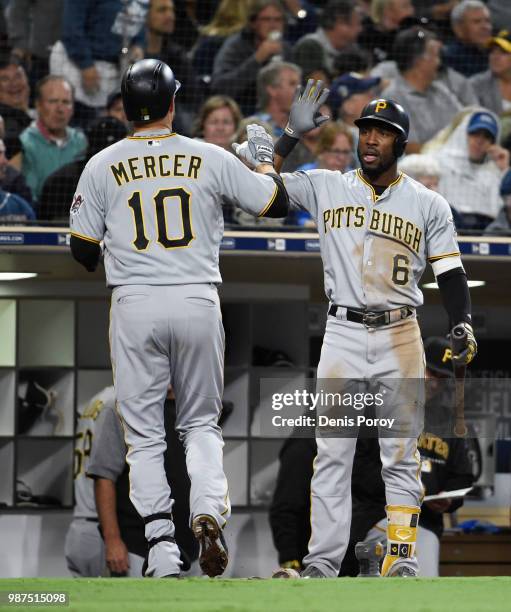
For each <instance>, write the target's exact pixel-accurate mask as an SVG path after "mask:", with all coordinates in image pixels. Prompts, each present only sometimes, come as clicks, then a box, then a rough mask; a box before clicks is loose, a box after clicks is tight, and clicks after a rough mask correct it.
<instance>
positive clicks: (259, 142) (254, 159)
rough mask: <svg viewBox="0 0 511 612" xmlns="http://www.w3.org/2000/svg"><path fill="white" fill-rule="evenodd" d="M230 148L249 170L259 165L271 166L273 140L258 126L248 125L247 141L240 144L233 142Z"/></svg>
mask: <svg viewBox="0 0 511 612" xmlns="http://www.w3.org/2000/svg"><path fill="white" fill-rule="evenodd" d="M232 148H233V149H234V152H235V153H236V155H237V156H238V157H239V158H240V159H241V161H243V162H245V163H246V164H247V166H248V167H249V168H255V167H256V166H259V165H260V164H271V165H273V138H272V137H271V136H270V135H269V134H268V133H267V132H266V130H265V129H264V128H263V127H262V126H260V125H257V124H254V123H251V124H250V125H248V126H247V141H246V142H243V143H242V144H239V143H237V142H235V143H233V145H232Z"/></svg>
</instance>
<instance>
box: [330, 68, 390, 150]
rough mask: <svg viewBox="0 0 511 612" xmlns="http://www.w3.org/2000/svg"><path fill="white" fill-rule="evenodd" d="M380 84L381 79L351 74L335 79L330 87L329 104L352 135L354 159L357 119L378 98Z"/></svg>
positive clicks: (356, 141) (356, 140) (356, 142)
mask: <svg viewBox="0 0 511 612" xmlns="http://www.w3.org/2000/svg"><path fill="white" fill-rule="evenodd" d="M380 82H381V79H380V78H379V77H364V76H362V75H361V74H357V73H355V72H351V73H349V74H343V75H342V76H340V77H338V78H337V79H335V81H334V82H333V83H332V85H331V87H330V95H329V97H328V99H327V103H328V106H329V107H330V108H331V109H332V115H333V117H334V119H341V120H342V122H343V123H344V124H345V125H346V126H347V128H348V129H349V131H350V133H351V139H352V142H353V155H354V159H356V152H357V146H358V128H357V126H356V125H355V119H358V118H359V117H360V114H361V113H362V109H363V108H364V106H366V104H369V102H370V101H371V100H373V99H374V98H375V97H376V93H377V92H376V90H377V88H378V86H379V85H380Z"/></svg>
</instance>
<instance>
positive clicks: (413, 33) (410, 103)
mask: <svg viewBox="0 0 511 612" xmlns="http://www.w3.org/2000/svg"><path fill="white" fill-rule="evenodd" d="M441 47H442V43H441V42H440V41H439V40H438V38H437V37H436V36H435V35H434V34H433V33H432V32H429V31H428V30H424V29H423V28H420V27H413V28H409V29H408V30H403V31H402V32H399V34H398V35H397V37H396V40H395V42H394V51H393V53H394V57H395V58H396V63H397V68H398V70H399V74H398V76H397V77H396V78H395V79H394V80H393V81H392V82H391V83H390V85H389V86H388V87H386V88H385V89H384V90H383V92H382V97H384V98H390V99H392V100H395V101H396V102H399V103H400V104H401V105H402V106H403V108H404V109H405V110H406V111H407V113H408V114H409V116H410V133H409V136H408V146H407V152H408V153H417V152H419V151H420V148H421V145H422V144H423V143H424V142H426V141H427V140H429V139H431V138H432V137H433V136H434V135H435V134H436V133H437V132H439V131H440V130H441V129H442V128H444V127H445V126H446V125H447V124H448V123H449V122H450V121H451V120H452V119H453V117H454V116H455V115H456V113H458V112H459V111H460V110H461V109H462V104H461V103H460V101H459V100H458V99H457V98H456V97H455V95H454V94H453V93H451V92H450V91H449V90H448V89H447V87H446V86H445V85H444V84H443V83H441V82H439V81H437V80H436V78H437V76H438V70H439V67H440V62H441V59H440V49H441Z"/></svg>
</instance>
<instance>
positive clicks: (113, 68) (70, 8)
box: [50, 0, 149, 127]
mask: <svg viewBox="0 0 511 612" xmlns="http://www.w3.org/2000/svg"><path fill="white" fill-rule="evenodd" d="M148 5H149V0H125V1H123V0H80V2H77V1H76V0H64V12H63V17H62V39H61V40H60V41H58V42H57V43H55V45H54V46H53V49H52V52H51V55H50V72H51V73H52V74H56V75H61V76H65V77H66V78H67V79H68V80H69V82H70V83H71V84H72V86H73V88H74V92H75V100H76V104H75V116H74V118H73V122H74V123H75V124H76V125H79V126H83V127H84V126H86V125H87V123H88V121H90V120H91V119H94V118H95V117H96V116H97V115H98V112H99V110H102V109H104V107H105V105H106V101H107V98H108V96H109V94H111V93H112V92H113V91H115V90H116V89H117V88H118V87H119V75H120V73H122V71H123V68H124V67H125V66H126V64H127V61H128V59H129V58H128V55H129V56H130V57H131V59H140V58H141V57H142V56H143V51H142V48H143V41H144V27H143V26H144V23H145V17H146V12H147V7H148ZM128 48H130V52H129V54H126V57H122V56H121V52H122V50H123V49H128Z"/></svg>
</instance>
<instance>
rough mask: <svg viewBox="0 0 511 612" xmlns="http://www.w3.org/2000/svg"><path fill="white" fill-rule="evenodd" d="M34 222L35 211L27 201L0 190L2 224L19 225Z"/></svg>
mask: <svg viewBox="0 0 511 612" xmlns="http://www.w3.org/2000/svg"><path fill="white" fill-rule="evenodd" d="M34 220H35V213H34V210H33V208H32V206H30V204H29V203H28V202H27V201H26V200H24V199H23V198H21V197H20V196H19V195H16V194H15V193H9V192H7V191H4V190H3V189H1V188H0V223H7V224H11V223H14V224H18V223H27V222H28V221H34Z"/></svg>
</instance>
